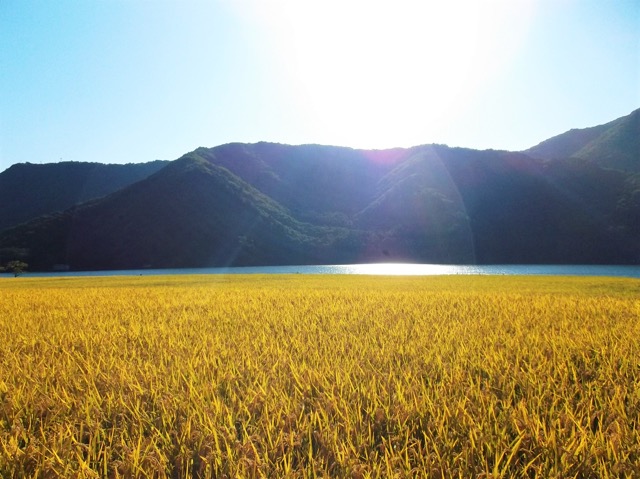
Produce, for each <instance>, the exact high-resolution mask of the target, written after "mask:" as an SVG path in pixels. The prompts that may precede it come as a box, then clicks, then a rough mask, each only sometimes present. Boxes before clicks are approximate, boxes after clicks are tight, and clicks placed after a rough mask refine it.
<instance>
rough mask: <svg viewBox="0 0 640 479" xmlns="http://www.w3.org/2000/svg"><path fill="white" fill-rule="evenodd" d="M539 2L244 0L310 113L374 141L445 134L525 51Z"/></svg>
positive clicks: (327, 129) (321, 123)
mask: <svg viewBox="0 0 640 479" xmlns="http://www.w3.org/2000/svg"><path fill="white" fill-rule="evenodd" d="M533 3H534V0H519V1H515V2H509V1H505V0H493V1H487V2H477V1H470V0H457V1H448V2H444V1H442V2H440V1H413V0H397V1H393V2H386V1H364V0H351V1H344V0H325V1H323V2H309V1H299V0H295V1H294V0H270V1H264V2H257V0H256V1H252V0H244V4H245V8H246V10H245V11H251V12H253V15H255V16H257V18H258V19H259V20H258V22H259V23H260V24H261V25H263V26H265V27H266V28H267V32H268V33H267V35H269V36H270V37H271V40H272V41H273V42H274V43H275V45H276V48H277V49H278V51H279V52H280V54H281V55H283V58H282V62H281V66H282V68H283V69H284V70H285V71H284V72H281V74H283V75H284V78H285V81H286V82H287V83H288V84H289V86H290V88H291V89H292V91H291V94H293V95H295V98H296V99H297V100H296V101H297V107H298V109H299V110H300V111H302V112H304V117H303V118H301V120H302V121H309V122H310V123H312V124H313V127H314V128H316V129H317V130H319V131H316V133H317V134H318V135H319V136H320V137H321V138H323V139H324V138H326V140H325V141H326V142H327V143H331V144H342V145H350V146H356V147H365V148H390V147H394V146H412V145H417V144H421V143H425V142H427V141H428V140H429V139H430V138H436V137H438V133H439V132H440V131H441V130H442V129H445V128H446V127H447V124H448V123H449V122H451V121H453V119H454V118H455V117H456V116H458V114H459V113H460V110H462V109H464V108H465V105H466V104H467V103H468V102H469V101H471V100H472V98H473V96H474V95H476V94H479V93H480V92H481V87H482V84H483V82H486V81H490V80H491V77H492V76H493V75H495V74H496V73H497V72H498V71H499V70H500V68H501V67H502V66H503V65H504V64H505V63H506V62H508V60H509V59H510V57H511V56H512V55H513V54H515V52H516V51H517V47H518V44H519V43H520V42H521V40H522V38H523V36H524V35H525V31H526V26H527V24H528V22H529V20H530V17H531V16H532V14H533V8H532V6H533ZM254 18H256V17H254ZM505 39H506V41H505Z"/></svg>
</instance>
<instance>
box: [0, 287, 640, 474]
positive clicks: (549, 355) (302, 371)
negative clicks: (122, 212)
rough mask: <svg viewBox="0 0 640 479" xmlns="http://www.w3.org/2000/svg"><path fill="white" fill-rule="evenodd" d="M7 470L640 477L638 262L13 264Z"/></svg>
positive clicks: (3, 322)
mask: <svg viewBox="0 0 640 479" xmlns="http://www.w3.org/2000/svg"><path fill="white" fill-rule="evenodd" d="M0 477H2V478H5V479H6V478H18V477H34V478H53V477H76V478H98V477H105V478H119V477H122V478H130V477H131V478H138V477H140V478H143V477H151V478H164V477H170V478H194V477H198V478H200V477H203V478H204V477H216V478H223V477H224V478H230V479H231V478H242V477H247V478H249V477H265V478H267V477H268V478H280V477H296V478H297V477H300V478H302V477H305V478H307V477H308V478H312V477H340V478H342V477H345V478H356V479H357V478H369V477H371V478H374V477H375V478H378V477H380V478H382V477H384V478H404V477H407V478H409V477H411V478H413V477H424V478H427V477H429V478H453V477H456V478H457V477H464V478H468V477H476V478H489V477H493V478H497V477H514V478H520V477H521V478H534V477H540V478H543V477H544V478H554V477H556V478H566V477H575V478H613V477H616V478H618V477H628V478H632V477H640V281H638V280H634V279H613V278H569V277H483V276H478V277H472V276H459V277H458V276H452V277H355V276H338V277H333V276H304V275H292V276H278V275H276V276H259V275H248V276H166V277H120V278H17V279H14V278H10V279H9V278H6V279H0Z"/></svg>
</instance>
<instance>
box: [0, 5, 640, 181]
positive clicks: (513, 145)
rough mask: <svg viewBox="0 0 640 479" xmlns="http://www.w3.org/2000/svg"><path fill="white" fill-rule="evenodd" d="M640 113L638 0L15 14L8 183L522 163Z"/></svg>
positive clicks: (6, 42) (2, 52)
mask: <svg viewBox="0 0 640 479" xmlns="http://www.w3.org/2000/svg"><path fill="white" fill-rule="evenodd" d="M639 106H640V1H638V0H606V1H601V0H510V1H509V0H486V1H476V0H450V1H428V0H422V1H418V0H416V1H413V0H391V1H376V0H323V1H308V0H56V1H51V0H2V1H0V171H2V170H4V169H6V168H7V167H8V166H10V165H11V164H13V163H17V162H25V161H29V162H32V163H41V162H42V163H48V162H55V161H60V160H65V161H69V160H72V161H99V162H104V163H127V162H142V161H151V160H154V159H164V160H173V159H176V158H178V157H179V156H181V155H182V154H184V153H186V152H188V151H191V150H193V149H195V148H197V147H199V146H207V147H210V146H216V145H220V144H224V143H229V142H257V141H272V142H280V143H289V144H302V143H321V144H332V145H342V146H351V147H354V148H390V147H395V146H403V147H407V146H413V145H418V144H425V143H444V144H448V145H450V146H463V147H470V148H479V149H485V148H495V149H510V150H521V149H525V148H528V147H529V146H533V145H535V144H537V143H539V142H540V141H542V140H544V139H546V138H549V137H551V136H554V135H556V134H559V133H562V132H564V131H566V130H568V129H570V128H582V127H587V126H593V125H597V124H602V123H605V122H608V121H611V120H613V119H615V118H618V117H620V116H623V115H626V114H628V113H630V112H631V111H632V110H634V109H636V108H638V107H639Z"/></svg>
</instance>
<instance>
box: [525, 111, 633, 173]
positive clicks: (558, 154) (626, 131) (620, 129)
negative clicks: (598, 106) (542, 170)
mask: <svg viewBox="0 0 640 479" xmlns="http://www.w3.org/2000/svg"><path fill="white" fill-rule="evenodd" d="M524 153H527V154H528V155H530V156H532V157H534V158H541V159H546V160H551V159H557V158H569V157H575V158H582V159H585V160H591V161H593V162H595V163H597V164H599V165H600V166H603V167H605V168H614V169H618V170H626V171H635V172H640V109H638V110H635V111H633V112H632V113H631V114H629V115H627V116H623V117H622V118H618V119H617V120H614V121H612V122H609V123H606V124H604V125H599V126H594V127H591V128H583V129H574V130H570V131H567V132H565V133H562V134H561V135H558V136H554V137H553V138H549V139H548V140H545V141H543V142H542V143H540V144H538V145H536V146H534V147H532V148H529V149H528V150H526V151H525V152H524Z"/></svg>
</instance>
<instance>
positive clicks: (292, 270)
mask: <svg viewBox="0 0 640 479" xmlns="http://www.w3.org/2000/svg"><path fill="white" fill-rule="evenodd" d="M166 274H345V275H351V274H359V275H377V276H439V275H552V276H557V275H566V276H617V277H628V278H640V266H631V265H622V266H620V265H523V264H518V265H512V264H510V265H445V264H411V263H376V264H348V265H314V266H243V267H228V268H181V269H131V270H112V271H64V272H46V273H44V272H26V273H24V275H25V276H29V277H38V276H42V277H53V276H147V275H166ZM2 276H5V277H7V276H11V274H8V273H4V274H0V277H2Z"/></svg>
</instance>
